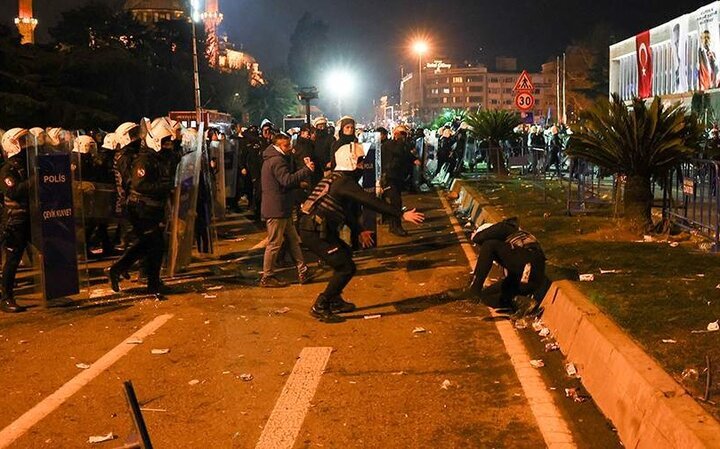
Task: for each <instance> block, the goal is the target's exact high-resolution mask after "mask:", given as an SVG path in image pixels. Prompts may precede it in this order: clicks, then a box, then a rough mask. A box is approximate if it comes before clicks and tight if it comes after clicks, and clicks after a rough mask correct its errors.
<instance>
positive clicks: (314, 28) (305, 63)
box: [287, 12, 328, 87]
mask: <svg viewBox="0 0 720 449" xmlns="http://www.w3.org/2000/svg"><path fill="white" fill-rule="evenodd" d="M327 42H328V25H327V23H325V22H323V21H322V20H320V19H316V18H314V17H313V15H312V14H310V13H309V12H306V13H305V14H303V15H302V16H301V17H300V19H299V20H298V22H297V25H296V26H295V31H293V34H292V35H291V36H290V53H289V54H288V59H287V65H288V70H289V73H290V78H291V79H292V81H294V82H295V84H297V85H298V86H301V87H304V86H312V85H314V84H317V78H318V73H319V69H320V68H321V67H323V65H324V62H325V58H326V57H327V50H328V44H327Z"/></svg>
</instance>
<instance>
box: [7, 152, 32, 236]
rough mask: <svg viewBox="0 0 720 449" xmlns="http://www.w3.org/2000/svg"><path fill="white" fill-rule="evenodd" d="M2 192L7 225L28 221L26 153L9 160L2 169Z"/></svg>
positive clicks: (28, 202) (28, 201)
mask: <svg viewBox="0 0 720 449" xmlns="http://www.w3.org/2000/svg"><path fill="white" fill-rule="evenodd" d="M0 192H1V193H2V194H3V201H4V216H5V224H6V225H12V224H16V223H21V222H24V221H26V220H28V218H29V208H30V199H29V181H28V172H27V155H26V153H25V151H22V152H21V153H19V154H16V155H15V156H13V157H11V158H9V159H8V160H7V162H5V164H3V166H2V168H0Z"/></svg>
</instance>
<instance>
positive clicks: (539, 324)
mask: <svg viewBox="0 0 720 449" xmlns="http://www.w3.org/2000/svg"><path fill="white" fill-rule="evenodd" d="M532 328H533V330H534V331H535V332H540V331H541V330H543V329H544V328H545V326H544V325H543V322H542V321H541V320H535V321H533V323H532Z"/></svg>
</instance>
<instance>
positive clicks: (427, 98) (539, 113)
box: [400, 58, 554, 122]
mask: <svg viewBox="0 0 720 449" xmlns="http://www.w3.org/2000/svg"><path fill="white" fill-rule="evenodd" d="M497 65H498V67H501V68H503V69H508V70H507V71H506V70H495V71H490V70H488V68H487V67H486V66H484V65H480V64H453V63H450V62H446V61H443V60H433V61H432V62H428V63H427V64H425V66H424V67H423V69H422V77H420V76H418V73H417V71H416V72H411V73H408V74H406V75H405V76H404V77H403V78H402V80H401V81H400V106H401V109H402V117H403V118H404V119H405V120H409V121H410V120H413V119H414V120H416V121H420V122H429V121H431V120H432V119H433V118H435V117H436V116H438V115H439V114H440V113H442V111H443V109H464V110H469V111H475V110H478V109H505V110H516V109H517V108H516V107H515V93H514V92H513V87H515V83H516V82H517V80H518V77H519V76H520V72H521V71H518V70H517V62H516V60H515V59H512V58H502V60H501V61H499V64H497ZM530 76H531V78H532V81H533V84H534V85H535V107H534V110H533V113H534V115H535V119H536V120H538V119H541V118H542V117H544V116H545V114H546V113H547V105H546V102H547V100H546V99H545V97H546V95H547V94H548V92H549V91H550V90H552V89H554V84H553V85H548V82H547V80H546V78H547V77H544V76H543V74H541V73H533V74H530ZM420 78H422V81H421V80H420ZM420 84H422V93H421V90H420Z"/></svg>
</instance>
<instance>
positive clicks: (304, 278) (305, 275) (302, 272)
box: [298, 265, 313, 284]
mask: <svg viewBox="0 0 720 449" xmlns="http://www.w3.org/2000/svg"><path fill="white" fill-rule="evenodd" d="M312 276H313V275H312V272H311V271H310V268H308V266H307V265H303V266H302V268H298V281H299V282H300V284H306V283H308V282H309V281H310V280H311V279H312Z"/></svg>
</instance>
